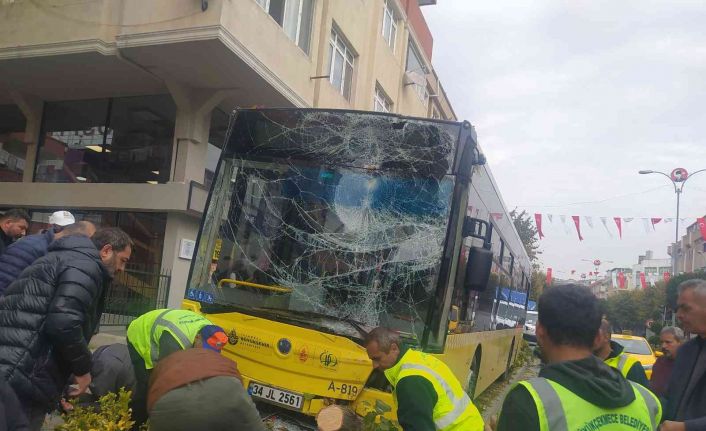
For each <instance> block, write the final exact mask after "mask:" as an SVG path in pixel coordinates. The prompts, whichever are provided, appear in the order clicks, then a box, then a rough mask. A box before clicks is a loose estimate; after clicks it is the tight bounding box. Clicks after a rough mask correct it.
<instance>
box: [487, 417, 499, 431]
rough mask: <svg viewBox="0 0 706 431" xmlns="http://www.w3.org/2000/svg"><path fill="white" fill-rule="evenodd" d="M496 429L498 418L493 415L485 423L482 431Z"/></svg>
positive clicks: (493, 430)
mask: <svg viewBox="0 0 706 431" xmlns="http://www.w3.org/2000/svg"><path fill="white" fill-rule="evenodd" d="M496 429H498V416H497V415H493V416H491V417H490V418H488V420H487V421H486V423H485V428H484V431H495V430H496Z"/></svg>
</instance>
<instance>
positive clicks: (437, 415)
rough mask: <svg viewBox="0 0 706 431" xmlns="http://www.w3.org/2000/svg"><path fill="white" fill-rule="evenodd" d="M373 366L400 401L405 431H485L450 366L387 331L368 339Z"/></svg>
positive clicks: (399, 415)
mask: <svg viewBox="0 0 706 431" xmlns="http://www.w3.org/2000/svg"><path fill="white" fill-rule="evenodd" d="M365 348H366V350H367V351H368V357H370V359H371V360H372V361H373V367H374V368H376V369H380V370H382V371H383V372H384V373H385V377H387V380H388V381H389V382H390V384H391V385H392V387H393V389H394V391H393V395H394V397H395V401H396V402H397V418H398V419H397V420H398V422H399V424H400V426H401V427H402V429H403V431H410V430H414V431H435V430H443V431H462V430H463V431H482V430H483V418H481V416H480V413H479V412H478V409H477V408H476V406H474V405H473V403H472V402H471V399H470V398H469V397H468V394H466V391H465V390H464V389H463V387H462V386H461V384H460V383H459V381H458V379H457V378H456V376H454V374H453V373H452V372H451V370H450V369H449V367H448V366H446V364H444V363H443V362H441V361H440V360H439V359H437V358H435V357H433V356H431V355H427V354H426V353H422V352H419V351H416V350H412V349H408V348H406V347H405V346H403V345H402V344H401V343H400V339H399V335H398V334H397V333H396V332H394V331H391V330H389V329H387V328H375V329H373V330H372V331H371V332H370V333H369V334H368V336H367V337H366V339H365Z"/></svg>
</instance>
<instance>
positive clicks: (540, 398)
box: [518, 377, 662, 431]
mask: <svg viewBox="0 0 706 431" xmlns="http://www.w3.org/2000/svg"><path fill="white" fill-rule="evenodd" d="M630 383H631V385H632V388H633V392H634V394H635V400H634V401H633V402H632V403H630V404H629V405H627V406H624V407H621V408H616V409H602V408H600V407H598V406H596V405H594V404H591V403H589V402H588V401H586V400H584V399H582V398H581V397H579V396H578V395H576V394H574V393H572V392H571V391H569V390H568V389H566V388H564V387H563V386H561V385H559V384H558V383H556V382H551V381H550V380H547V379H544V378H541V377H537V378H534V379H531V380H526V381H523V382H519V383H518V384H519V385H522V386H524V387H525V388H526V389H527V390H528V392H529V393H530V395H531V396H532V398H533V399H534V402H535V405H536V408H537V414H538V417H539V423H540V430H541V431H568V430H569V426H570V425H569V421H573V423H572V425H571V428H572V429H582V428H581V424H584V429H587V428H588V427H587V426H586V424H588V423H590V422H591V421H592V420H606V418H609V419H610V420H613V421H614V422H611V423H616V424H617V423H620V424H622V423H623V422H620V421H622V420H623V419H625V418H629V419H633V420H637V421H640V422H641V421H643V420H645V421H647V422H649V424H650V425H651V426H652V429H653V430H656V429H657V425H658V424H659V422H660V419H661V417H662V408H661V405H660V404H659V402H658V401H657V398H656V397H655V396H654V395H653V394H652V393H651V392H649V391H648V390H647V389H645V388H644V387H643V386H640V385H639V384H637V383H633V382H630ZM558 390H561V392H562V393H564V395H563V396H564V397H565V399H563V401H562V395H560V394H559V392H557V391H558ZM567 408H569V409H570V411H569V412H568V413H567V411H566V409H567ZM591 409H594V410H598V412H600V411H603V412H604V413H603V414H600V415H599V416H594V417H592V416H591V414H594V415H595V414H596V413H597V412H593V413H591V412H590V410H591ZM587 412H588V415H586V417H583V418H582V417H581V415H582V414H586V413H587ZM616 420H617V422H615V421H616ZM576 422H578V425H577V423H576ZM643 425H644V426H645V427H646V426H647V423H644V424H643Z"/></svg>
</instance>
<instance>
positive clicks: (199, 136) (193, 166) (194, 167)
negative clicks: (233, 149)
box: [164, 79, 233, 183]
mask: <svg viewBox="0 0 706 431" xmlns="http://www.w3.org/2000/svg"><path fill="white" fill-rule="evenodd" d="M164 82H165V84H166V85H167V88H168V89H169V93H170V94H171V96H172V99H174V103H175V104H176V107H177V112H176V122H175V127H174V151H172V174H171V181H174V182H189V181H197V182H199V183H203V180H204V170H205V168H206V150H207V148H208V131H209V126H210V124H211V112H212V111H213V108H215V107H216V106H217V105H218V104H219V103H220V102H221V101H223V99H225V98H226V97H228V96H229V95H230V94H231V93H232V92H233V90H212V89H196V88H193V87H189V86H187V85H184V84H182V83H180V82H178V81H175V80H173V79H165V81H164Z"/></svg>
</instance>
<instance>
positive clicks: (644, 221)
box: [642, 218, 650, 233]
mask: <svg viewBox="0 0 706 431" xmlns="http://www.w3.org/2000/svg"><path fill="white" fill-rule="evenodd" d="M642 224H643V226H644V227H645V233H650V220H649V219H648V218H643V219H642Z"/></svg>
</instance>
